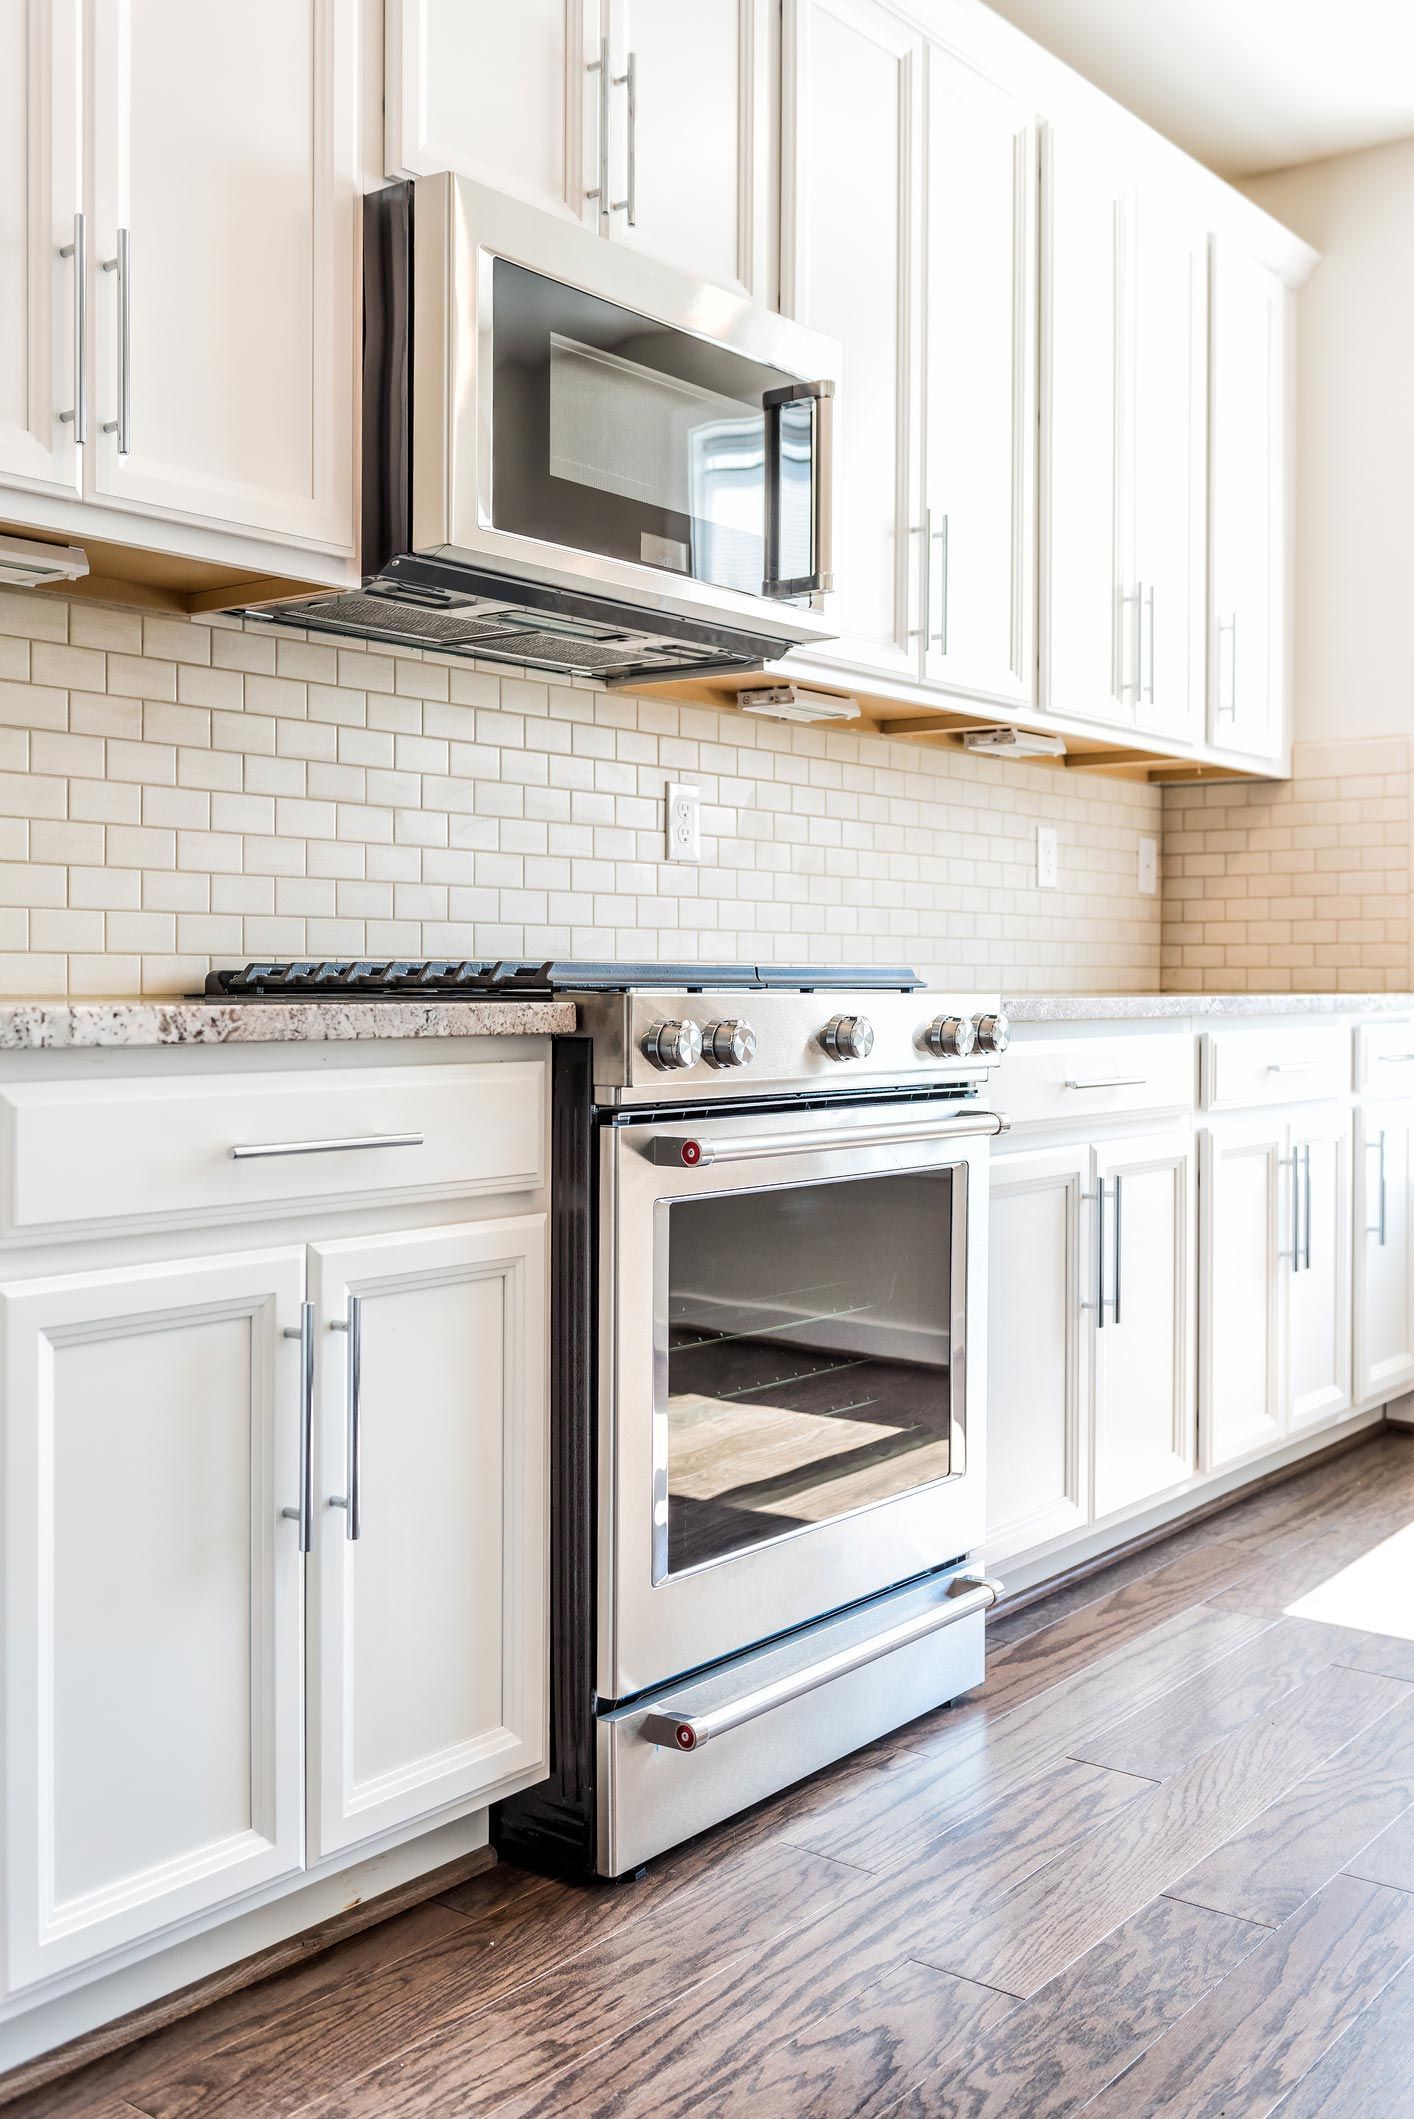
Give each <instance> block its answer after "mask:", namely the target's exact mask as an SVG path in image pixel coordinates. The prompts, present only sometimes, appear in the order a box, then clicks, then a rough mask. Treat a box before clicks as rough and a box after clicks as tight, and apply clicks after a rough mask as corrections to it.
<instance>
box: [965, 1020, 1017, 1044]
mask: <svg viewBox="0 0 1414 2119" xmlns="http://www.w3.org/2000/svg"><path fill="white" fill-rule="evenodd" d="M974 1021H975V1023H976V1026H977V1050H978V1051H979V1052H1005V1051H1006V1048H1007V1046H1008V1045H1009V1044H1010V1042H1011V1024H1010V1023H1009V1022H1008V1021H1007V1019H1006V1017H1005V1016H1004V1015H979V1016H976V1017H974Z"/></svg>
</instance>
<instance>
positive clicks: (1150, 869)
mask: <svg viewBox="0 0 1414 2119" xmlns="http://www.w3.org/2000/svg"><path fill="white" fill-rule="evenodd" d="M1158 887H1159V842H1158V840H1157V839H1141V840H1140V841H1139V891H1140V895H1141V896H1142V897H1146V898H1152V897H1153V896H1154V895H1155V893H1156V892H1157V890H1158Z"/></svg>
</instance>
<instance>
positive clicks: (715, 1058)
mask: <svg viewBox="0 0 1414 2119" xmlns="http://www.w3.org/2000/svg"><path fill="white" fill-rule="evenodd" d="M702 1057H703V1059H705V1060H706V1062H707V1064H708V1066H709V1067H748V1066H750V1064H751V1062H752V1060H754V1059H755V1057H756V1032H755V1031H754V1030H753V1029H752V1027H751V1025H750V1023H743V1022H742V1021H741V1020H740V1019H739V1018H736V1017H733V1018H729V1019H728V1020H727V1021H726V1022H724V1023H709V1024H708V1025H707V1031H706V1035H705V1036H704V1037H703V1040H702Z"/></svg>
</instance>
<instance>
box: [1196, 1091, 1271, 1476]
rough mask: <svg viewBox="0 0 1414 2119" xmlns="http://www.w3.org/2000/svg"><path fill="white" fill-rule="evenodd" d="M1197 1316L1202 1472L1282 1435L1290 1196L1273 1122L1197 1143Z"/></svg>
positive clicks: (1232, 1127)
mask: <svg viewBox="0 0 1414 2119" xmlns="http://www.w3.org/2000/svg"><path fill="white" fill-rule="evenodd" d="M1200 1145H1201V1175H1202V1203H1203V1205H1202V1230H1201V1234H1200V1243H1199V1253H1200V1283H1199V1286H1200V1293H1199V1309H1200V1312H1201V1314H1202V1317H1203V1319H1204V1330H1203V1334H1202V1351H1203V1375H1202V1382H1201V1387H1200V1389H1201V1402H1200V1410H1199V1426H1200V1428H1201V1431H1202V1438H1203V1469H1204V1471H1210V1472H1211V1471H1218V1470H1220V1469H1221V1468H1222V1467H1223V1466H1224V1465H1226V1464H1232V1463H1235V1462H1236V1461H1237V1460H1238V1459H1239V1458H1242V1457H1249V1456H1251V1455H1253V1454H1254V1452H1256V1451H1259V1450H1262V1449H1271V1448H1274V1447H1275V1446H1276V1444H1277V1443H1279V1442H1280V1441H1281V1439H1282V1437H1283V1435H1284V1434H1285V1432H1286V1412H1285V1378H1284V1374H1283V1360H1282V1354H1283V1347H1284V1336H1285V1330H1286V1284H1287V1281H1288V1280H1289V1278H1290V1275H1291V1259H1292V1248H1291V1216H1292V1206H1293V1194H1292V1191H1291V1185H1290V1171H1291V1165H1290V1159H1289V1157H1288V1155H1287V1151H1286V1127H1285V1123H1284V1122H1283V1121H1282V1120H1281V1119H1279V1118H1270V1117H1264V1118H1258V1119H1253V1120H1239V1119H1234V1120H1231V1121H1229V1122H1225V1123H1224V1124H1223V1125H1221V1126H1213V1127H1210V1128H1208V1129H1206V1130H1205V1131H1204V1132H1203V1134H1202V1136H1201V1143H1200Z"/></svg>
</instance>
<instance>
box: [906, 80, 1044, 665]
mask: <svg viewBox="0 0 1414 2119" xmlns="http://www.w3.org/2000/svg"><path fill="white" fill-rule="evenodd" d="M927 186H928V211H927V247H926V255H925V289H926V313H927V321H926V326H925V336H926V354H925V362H924V377H925V387H924V418H925V424H926V428H927V439H926V456H927V472H926V477H925V482H924V490H925V498H926V506H927V513H926V514H925V517H924V541H925V543H926V547H927V549H926V553H925V554H924V555H923V561H924V564H925V565H926V567H927V569H928V574H927V580H926V584H925V594H924V598H923V612H924V616H923V619H922V624H923V630H924V634H925V636H926V637H925V661H924V673H925V675H926V676H927V677H929V678H930V679H932V680H933V681H935V682H936V683H939V684H944V685H947V686H948V687H949V688H953V689H957V690H961V691H966V692H969V693H977V692H985V693H988V694H990V695H992V696H995V697H998V698H1002V699H1009V700H1017V701H1021V702H1023V703H1030V702H1031V701H1032V700H1034V697H1035V675H1034V665H1035V639H1034V625H1033V618H1032V609H1033V601H1034V595H1033V583H1034V579H1035V574H1034V551H1035V506H1036V494H1035V466H1036V387H1035V377H1036V251H1035V245H1036V127H1035V123H1034V120H1033V117H1032V114H1031V113H1030V112H1029V111H1028V110H1026V109H1025V108H1024V107H1023V106H1022V105H1020V104H1018V103H1016V102H1014V101H1013V100H1012V98H1011V97H1009V96H1007V95H1006V94H1004V93H1003V92H1002V90H1000V89H999V88H997V87H996V86H995V85H994V84H993V83H992V82H990V81H988V80H987V79H985V78H984V77H983V76H982V75H981V74H979V73H977V72H976V71H975V70H974V69H973V68H972V67H970V66H968V65H967V64H966V63H965V62H964V61H963V60H962V59H960V58H957V57H956V56H954V55H953V54H952V53H951V52H948V51H945V50H944V49H943V48H942V47H941V46H939V45H931V46H930V47H929V50H928V179H927Z"/></svg>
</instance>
